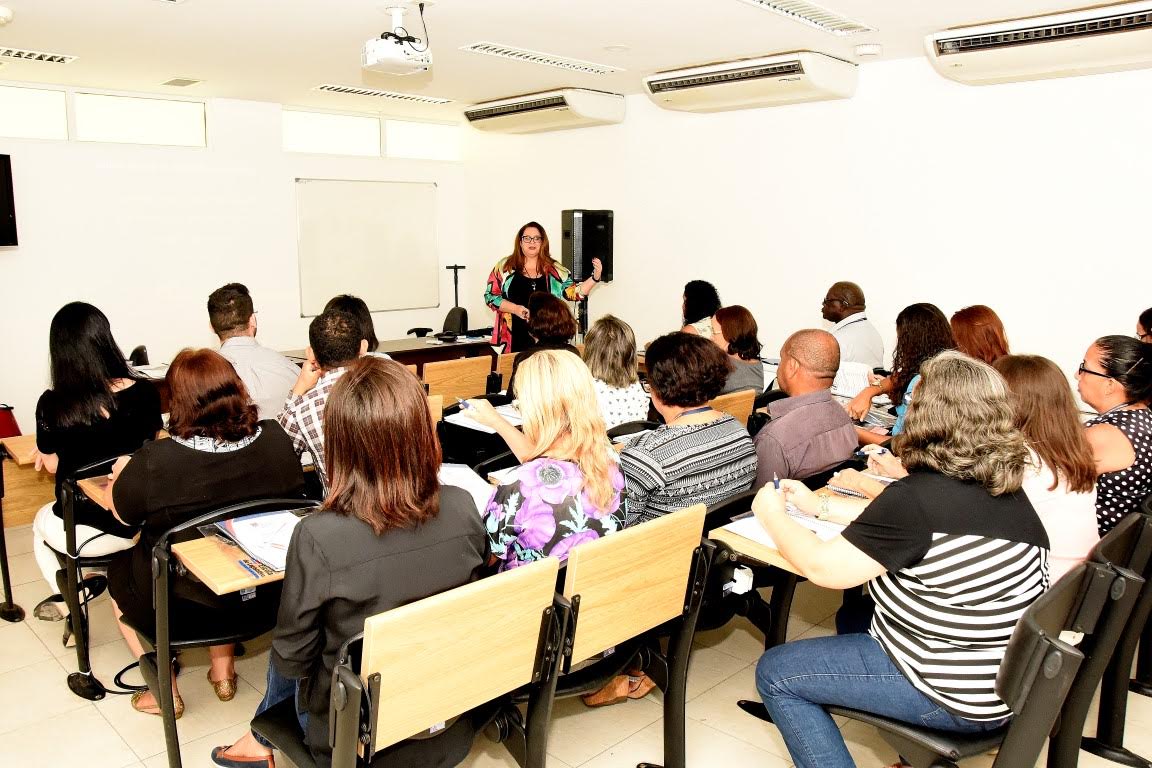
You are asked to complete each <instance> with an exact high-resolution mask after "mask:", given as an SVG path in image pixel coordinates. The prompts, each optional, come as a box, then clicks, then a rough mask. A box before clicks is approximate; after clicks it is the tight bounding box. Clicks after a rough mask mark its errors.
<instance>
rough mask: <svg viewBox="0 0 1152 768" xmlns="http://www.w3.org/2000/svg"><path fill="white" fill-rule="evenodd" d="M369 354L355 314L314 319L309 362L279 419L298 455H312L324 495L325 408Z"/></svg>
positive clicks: (330, 311) (310, 326)
mask: <svg viewBox="0 0 1152 768" xmlns="http://www.w3.org/2000/svg"><path fill="white" fill-rule="evenodd" d="M367 351H368V340H367V339H366V338H365V337H364V328H363V326H362V325H361V323H360V322H359V321H357V319H356V318H355V317H354V316H353V315H351V314H349V313H348V312H344V311H342V310H339V309H326V310H324V311H323V312H321V313H320V314H319V315H317V316H316V317H314V318H312V322H311V323H309V324H308V350H307V352H306V353H305V354H307V356H308V359H307V360H305V361H304V365H303V366H301V368H300V376H299V377H298V378H297V379H296V383H295V384H294V385H293V386H292V391H291V392H289V393H288V399H287V400H285V401H284V410H283V412H281V414H280V416H279V418H278V419H277V420H278V421H279V422H280V426H282V427H283V428H284V431H285V432H287V433H288V437H290V438H292V447H293V448H295V449H296V455H297V456H299V455H301V454H303V453H304V452H305V451H307V452H308V453H309V454H310V455H311V456H312V463H313V464H314V465H315V466H316V474H317V475H318V476H319V478H320V486H321V488H323V490H324V492H325V493H327V491H328V472H327V471H326V467H325V466H324V405H325V404H326V403H327V402H328V394H329V393H330V392H331V391H332V387H334V386H335V385H336V382H337V381H339V380H340V377H341V376H343V375H344V372H345V371H347V370H348V366H349V365H351V364H352V363H354V362H355V361H356V358H358V357H360V356H361V355H363V354H365V353H366V352H367ZM313 492H315V489H313Z"/></svg>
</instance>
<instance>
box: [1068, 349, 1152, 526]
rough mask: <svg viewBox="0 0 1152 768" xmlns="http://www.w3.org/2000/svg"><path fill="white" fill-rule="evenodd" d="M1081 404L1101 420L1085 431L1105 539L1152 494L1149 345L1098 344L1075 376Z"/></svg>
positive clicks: (1151, 358) (1091, 422) (1151, 352)
mask: <svg viewBox="0 0 1152 768" xmlns="http://www.w3.org/2000/svg"><path fill="white" fill-rule="evenodd" d="M1076 389H1077V391H1078V392H1079V393H1080V399H1081V400H1083V401H1084V402H1085V403H1087V404H1088V405H1090V406H1091V407H1092V409H1093V410H1094V411H1096V412H1097V413H1098V414H1100V415H1099V416H1096V417H1095V418H1093V419H1091V420H1089V421H1088V422H1087V423H1086V424H1085V426H1086V427H1087V428H1088V429H1087V430H1086V431H1085V434H1086V436H1087V437H1088V443H1089V444H1090V445H1091V446H1092V453H1093V455H1094V456H1095V457H1096V472H1097V474H1098V475H1099V477H1098V478H1097V480H1096V522H1097V524H1098V525H1099V526H1100V535H1101V536H1103V535H1104V534H1105V533H1107V532H1108V531H1110V530H1112V528H1114V527H1115V526H1116V524H1117V523H1119V522H1120V521H1121V520H1123V519H1124V517H1125V516H1126V515H1128V514H1129V513H1131V512H1135V511H1136V509H1137V508H1138V507H1139V506H1140V502H1141V501H1143V500H1144V497H1146V496H1147V495H1148V494H1150V493H1152V411H1149V410H1148V401H1149V399H1150V398H1152V344H1147V343H1145V342H1142V341H1140V340H1139V339H1135V338H1132V337H1131V336H1104V337H1103V338H1099V339H1096V341H1095V342H1093V344H1092V346H1090V347H1088V351H1087V352H1085V353H1084V359H1083V360H1082V361H1081V362H1080V367H1079V368H1078V369H1077V371H1076Z"/></svg>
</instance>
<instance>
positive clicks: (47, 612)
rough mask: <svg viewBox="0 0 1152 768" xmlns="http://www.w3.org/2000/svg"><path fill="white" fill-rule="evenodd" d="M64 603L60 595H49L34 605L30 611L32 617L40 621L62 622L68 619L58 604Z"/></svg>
mask: <svg viewBox="0 0 1152 768" xmlns="http://www.w3.org/2000/svg"><path fill="white" fill-rule="evenodd" d="M63 602H64V597H63V596H62V595H49V596H48V597H46V598H44V599H43V600H41V601H40V602H39V603H37V604H36V607H35V608H33V609H32V615H33V616H35V617H36V618H38V619H40V621H64V619H66V618H68V614H66V613H64V611H63V610H61V609H60V605H59V603H63Z"/></svg>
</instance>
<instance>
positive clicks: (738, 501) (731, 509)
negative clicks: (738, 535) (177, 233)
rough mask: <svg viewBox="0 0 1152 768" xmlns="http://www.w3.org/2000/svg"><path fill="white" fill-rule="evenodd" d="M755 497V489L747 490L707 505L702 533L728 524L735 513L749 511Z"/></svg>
mask: <svg viewBox="0 0 1152 768" xmlns="http://www.w3.org/2000/svg"><path fill="white" fill-rule="evenodd" d="M755 498H756V491H751V490H749V491H744V492H743V493H738V494H736V495H735V496H732V497H730V498H727V499H724V501H719V502H717V503H715V504H712V505H711V506H709V507H708V512H707V514H706V515H705V516H704V533H708V532H709V531H711V530H713V529H715V528H719V527H721V526H724V525H728V523H730V522H732V518H733V517H735V516H736V515H740V514H743V513H745V512H749V511H751V509H752V500H753V499H755Z"/></svg>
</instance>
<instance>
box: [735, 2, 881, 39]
mask: <svg viewBox="0 0 1152 768" xmlns="http://www.w3.org/2000/svg"><path fill="white" fill-rule="evenodd" d="M744 2H746V3H748V4H749V5H754V6H756V7H757V8H763V9H764V10H766V11H772V12H773V13H776V14H779V15H781V16H783V17H784V18H786V19H789V20H791V21H796V22H799V23H801V24H805V25H807V26H809V27H815V28H816V29H819V30H820V31H822V32H828V33H829V34H833V35H836V36H837V37H844V36H845V35H854V34H856V33H857V32H875V31H876V28H875V27H870V26H868V25H867V24H861V23H860V22H858V21H853V20H852V19H850V18H848V17H847V16H841V15H840V14H838V13H836V12H835V11H830V10H828V9H827V8H824V7H822V6H819V5H816V4H815V3H809V2H805V0H744Z"/></svg>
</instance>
